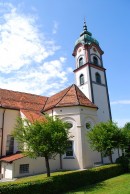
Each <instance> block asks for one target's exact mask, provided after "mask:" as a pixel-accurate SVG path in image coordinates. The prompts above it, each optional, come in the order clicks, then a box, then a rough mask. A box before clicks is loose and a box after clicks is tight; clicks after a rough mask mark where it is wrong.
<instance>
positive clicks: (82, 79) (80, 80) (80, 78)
mask: <svg viewBox="0 0 130 194" xmlns="http://www.w3.org/2000/svg"><path fill="white" fill-rule="evenodd" d="M79 82H80V85H83V84H84V75H83V74H81V75H80V77H79Z"/></svg>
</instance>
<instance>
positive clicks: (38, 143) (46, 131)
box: [13, 115, 69, 177]
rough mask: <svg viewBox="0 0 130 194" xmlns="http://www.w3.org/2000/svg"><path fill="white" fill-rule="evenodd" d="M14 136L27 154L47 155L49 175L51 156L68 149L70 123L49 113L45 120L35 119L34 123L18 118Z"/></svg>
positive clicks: (34, 155)
mask: <svg viewBox="0 0 130 194" xmlns="http://www.w3.org/2000/svg"><path fill="white" fill-rule="evenodd" d="M13 136H14V137H15V139H16V140H17V142H18V143H19V150H20V151H22V152H23V153H24V154H25V155H27V156H29V157H32V158H37V157H45V163H46V169H47V176H48V177H49V176H50V166H49V158H50V157H55V156H56V155H57V154H64V153H65V151H66V147H67V143H68V139H69V131H68V123H66V122H63V121H62V120H60V119H59V118H57V117H55V118H53V117H50V116H47V115H46V116H45V119H44V120H43V119H41V120H35V121H33V122H32V123H31V122H30V121H28V120H27V119H22V118H18V120H17V125H16V127H15V129H14V131H13Z"/></svg>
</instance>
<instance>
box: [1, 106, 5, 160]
mask: <svg viewBox="0 0 130 194" xmlns="http://www.w3.org/2000/svg"><path fill="white" fill-rule="evenodd" d="M5 111H6V109H4V111H3V119H2V128H1V157H2V149H3V138H4V120H5Z"/></svg>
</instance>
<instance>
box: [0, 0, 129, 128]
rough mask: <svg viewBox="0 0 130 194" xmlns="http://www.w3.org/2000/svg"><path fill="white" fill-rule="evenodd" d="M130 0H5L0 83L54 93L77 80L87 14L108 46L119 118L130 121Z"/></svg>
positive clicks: (0, 19)
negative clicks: (75, 50) (78, 45)
mask: <svg viewBox="0 0 130 194" xmlns="http://www.w3.org/2000/svg"><path fill="white" fill-rule="evenodd" d="M129 10H130V1H129V0H121V1H118V0H114V1H112V0H109V1H104V0H80V1H74V0H66V1H61V0H55V1H54V0H47V1H46V0H37V1H36V0H6V1H5V0H3V1H2V0H1V1H0V31H1V33H0V57H1V60H0V87H1V88H5V89H11V90H16V91H23V92H31V93H35V94H40V95H45V96H48V95H52V94H54V93H56V92H58V91H60V90H62V89H64V88H66V87H67V86H69V85H71V84H72V83H74V82H75V78H74V74H73V70H74V69H75V61H74V58H73V56H72V52H73V48H74V43H75V41H76V39H77V38H78V37H79V35H80V33H81V31H82V28H83V21H84V17H85V18H86V23H87V26H88V30H89V31H90V32H92V34H93V37H94V38H96V39H97V40H98V41H99V43H100V46H101V48H102V50H103V51H104V55H103V62H104V67H105V68H106V69H107V72H106V73H107V81H108V88H109V94H110V102H111V109H112V117H113V120H114V121H116V122H118V124H119V126H123V125H124V124H125V123H126V122H128V121H130V78H129V76H130V60H129V56H130V46H129V45H130V27H129V21H130V12H129Z"/></svg>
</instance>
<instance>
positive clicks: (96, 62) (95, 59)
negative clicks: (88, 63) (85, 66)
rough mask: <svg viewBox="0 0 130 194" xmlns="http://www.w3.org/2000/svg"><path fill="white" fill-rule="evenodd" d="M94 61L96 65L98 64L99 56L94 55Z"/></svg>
mask: <svg viewBox="0 0 130 194" xmlns="http://www.w3.org/2000/svg"><path fill="white" fill-rule="evenodd" d="M93 63H94V64H95V65H98V59H97V57H95V56H94V57H93Z"/></svg>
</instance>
